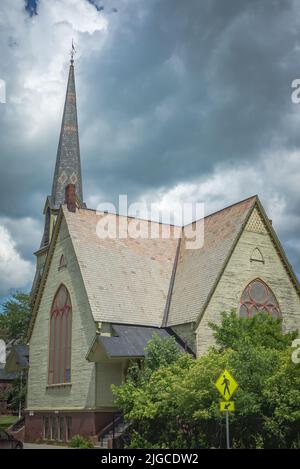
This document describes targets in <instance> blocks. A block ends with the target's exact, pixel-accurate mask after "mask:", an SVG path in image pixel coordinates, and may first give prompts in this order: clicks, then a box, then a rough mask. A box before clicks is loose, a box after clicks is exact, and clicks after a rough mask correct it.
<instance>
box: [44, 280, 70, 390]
mask: <svg viewBox="0 0 300 469" xmlns="http://www.w3.org/2000/svg"><path fill="white" fill-rule="evenodd" d="M71 327H72V306H71V299H70V295H69V292H68V290H67V289H66V287H65V286H64V285H61V286H60V288H59V289H58V291H57V293H56V295H55V298H54V301H53V304H52V308H51V314H50V340H49V375H48V383H49V384H57V383H69V382H70V381H71V371H70V370H71Z"/></svg>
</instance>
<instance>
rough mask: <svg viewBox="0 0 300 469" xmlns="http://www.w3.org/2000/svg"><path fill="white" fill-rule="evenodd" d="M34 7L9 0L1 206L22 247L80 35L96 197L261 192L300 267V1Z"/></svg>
mask: <svg viewBox="0 0 300 469" xmlns="http://www.w3.org/2000/svg"><path fill="white" fill-rule="evenodd" d="M27 3H28V4H31V5H33V4H35V2H33V1H31V0H30V1H29V2H27ZM95 6H96V7H95ZM102 7H103V9H102ZM113 8H115V9H117V10H118V13H117V14H113V13H112V9H113ZM30 11H31V10H29V9H28V8H27V10H26V9H25V2H23V1H18V2H11V0H2V1H1V6H0V13H1V14H0V53H1V57H2V61H1V71H0V78H1V79H4V80H5V81H6V85H7V86H6V88H7V103H6V104H5V105H3V104H0V131H1V132H0V148H1V157H0V158H1V174H0V217H1V219H2V220H4V219H5V223H4V222H3V223H4V225H3V226H4V227H6V229H8V230H9V232H10V233H11V236H12V239H13V240H14V242H15V243H17V244H16V249H17V252H19V253H20V256H21V258H22V259H25V260H28V259H30V251H31V250H35V249H36V248H37V247H38V245H39V242H38V238H39V235H38V233H39V232H40V231H41V225H42V209H43V205H44V201H45V197H46V195H48V194H49V192H50V190H51V184H52V180H51V179H52V174H53V172H54V165H55V157H56V150H57V144H58V137H59V131H60V123H61V115H62V109H63V101H64V95H65V89H66V80H67V74H68V62H69V55H68V54H69V49H70V46H71V40H72V38H74V41H75V44H76V48H77V54H76V60H75V66H76V83H77V94H78V113H79V125H80V141H81V156H82V169H83V184H84V194H85V200H86V201H87V202H88V204H89V206H96V205H97V203H98V202H100V201H109V202H115V201H116V200H117V197H118V194H119V193H127V194H128V197H129V201H137V200H143V199H150V198H153V199H154V200H156V201H157V203H158V204H160V205H161V206H166V205H167V204H168V203H170V204H172V203H173V202H172V200H173V199H174V200H177V199H184V198H189V199H195V201H196V200H198V199H200V201H203V202H205V204H206V206H207V208H208V211H212V210H214V209H216V208H222V207H223V206H225V205H226V204H227V203H233V202H236V201H238V200H240V199H242V198H244V197H246V196H248V195H251V194H252V193H255V192H257V193H258V194H259V195H260V197H261V199H262V201H263V203H264V204H265V205H266V208H267V210H268V212H269V214H270V217H271V218H273V221H274V225H275V226H276V228H277V229H278V231H279V235H280V237H281V239H282V241H283V244H284V246H285V247H286V249H287V251H288V254H289V255H290V258H291V262H292V263H293V264H294V265H295V266H296V269H297V271H298V272H299V270H300V267H299V258H300V246H299V243H297V236H298V234H297V233H298V232H299V209H298V205H299V204H298V201H299V190H298V189H297V177H298V175H299V170H298V168H299V157H298V154H299V148H300V133H299V125H300V117H299V116H300V111H299V109H300V107H299V106H297V105H295V104H293V103H292V102H291V99H290V96H291V92H292V90H291V83H292V81H293V80H294V79H295V78H299V70H298V68H299V67H298V56H299V26H300V24H299V22H300V5H299V2H297V1H295V0H286V1H284V2H279V1H278V0H269V2H262V1H261V0H245V1H243V2H241V1H240V0H226V2H222V1H220V0H202V1H201V2H200V1H199V0H189V2H183V1H182V0H164V1H163V2H162V1H159V0H151V2H150V1H148V0H114V2H111V1H108V0H103V1H100V0H39V2H37V9H35V8H34V11H35V12H36V13H37V14H33V15H31V13H30ZM283 161H284V163H283ZM20 220H22V223H23V228H22V229H25V228H24V227H25V225H26V223H27V229H28V232H27V233H28V235H26V238H31V239H32V240H34V243H37V244H36V246H35V247H34V246H33V244H34V243H33V242H32V243H27V245H26V243H25V242H22V235H21V231H19V221H20ZM24 220H30V221H29V222H25V221H24ZM29 233H31V234H32V236H30V235H29ZM24 239H25V237H24Z"/></svg>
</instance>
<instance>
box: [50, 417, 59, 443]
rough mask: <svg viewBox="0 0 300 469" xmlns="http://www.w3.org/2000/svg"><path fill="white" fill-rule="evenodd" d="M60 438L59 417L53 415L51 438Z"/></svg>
mask: <svg viewBox="0 0 300 469" xmlns="http://www.w3.org/2000/svg"><path fill="white" fill-rule="evenodd" d="M57 438H58V425H57V417H51V440H54V441H56V440H57Z"/></svg>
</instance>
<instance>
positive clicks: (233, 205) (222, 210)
mask: <svg viewBox="0 0 300 469" xmlns="http://www.w3.org/2000/svg"><path fill="white" fill-rule="evenodd" d="M251 199H253V201H256V200H257V199H258V195H257V194H255V195H252V196H250V197H247V198H246V199H243V200H240V201H239V202H235V203H233V204H231V205H228V206H227V207H223V208H221V209H220V210H216V211H215V212H212V213H210V214H208V215H205V216H204V217H203V218H198V219H196V220H193V221H191V222H190V223H188V224H187V225H175V224H172V223H164V222H162V221H157V220H151V219H149V218H141V217H134V216H131V215H122V214H120V213H113V212H105V211H101V210H99V211H98V210H97V209H94V208H88V207H81V208H80V209H78V210H79V211H80V210H82V211H89V212H95V213H96V212H99V213H103V214H105V215H115V216H117V217H124V218H131V219H132V220H141V221H145V222H151V223H157V224H158V225H165V226H171V227H175V228H181V229H182V228H186V227H187V226H190V225H192V224H193V223H196V222H198V221H200V220H205V219H207V218H209V217H212V216H214V215H217V214H218V213H221V212H224V211H226V210H229V209H230V208H232V207H235V206H236V205H240V204H243V203H245V202H247V201H249V200H251ZM63 207H64V206H63Z"/></svg>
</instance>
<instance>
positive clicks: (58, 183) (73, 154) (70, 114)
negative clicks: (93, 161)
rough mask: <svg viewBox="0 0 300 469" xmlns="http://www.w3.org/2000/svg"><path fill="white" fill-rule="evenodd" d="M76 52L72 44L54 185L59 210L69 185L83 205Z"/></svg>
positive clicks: (53, 200) (53, 199) (55, 206)
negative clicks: (72, 187)
mask: <svg viewBox="0 0 300 469" xmlns="http://www.w3.org/2000/svg"><path fill="white" fill-rule="evenodd" d="M74 52H75V49H74V45H73V43H72V51H71V63H70V70H69V79H68V86H67V93H66V99H65V105H64V111H63V117H62V124H61V131H60V137H59V143H58V149H57V156H56V165H55V172H54V178H53V185H52V194H51V208H52V209H58V208H59V206H60V205H61V204H64V203H65V190H66V187H67V186H68V185H69V184H73V185H74V186H75V192H76V197H77V199H78V203H79V205H83V194H82V178H81V164H80V149H79V135H78V120H77V106H76V88H75V73H74Z"/></svg>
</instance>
